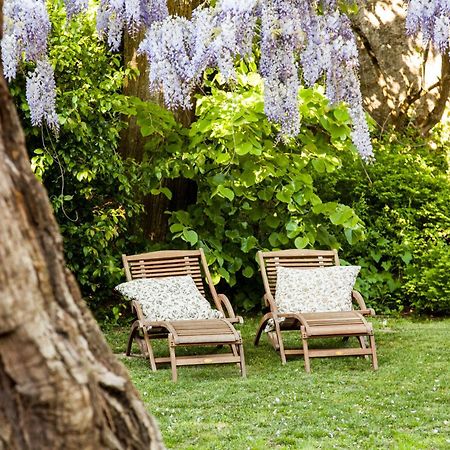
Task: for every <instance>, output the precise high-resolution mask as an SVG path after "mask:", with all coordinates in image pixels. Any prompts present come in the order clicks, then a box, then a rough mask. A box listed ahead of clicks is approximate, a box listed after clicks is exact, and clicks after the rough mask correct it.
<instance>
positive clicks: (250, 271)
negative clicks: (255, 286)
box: [242, 266, 255, 278]
mask: <svg viewBox="0 0 450 450" xmlns="http://www.w3.org/2000/svg"><path fill="white" fill-rule="evenodd" d="M254 273H255V271H254V270H253V267H252V266H246V267H245V269H244V270H243V271H242V275H244V277H245V278H251V277H252V276H253V274H254Z"/></svg>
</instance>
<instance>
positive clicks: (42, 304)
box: [0, 0, 163, 450]
mask: <svg viewBox="0 0 450 450" xmlns="http://www.w3.org/2000/svg"><path fill="white" fill-rule="evenodd" d="M2 3H3V0H0V32H1V30H2V27H1V21H2V6H3V5H2ZM0 211H1V216H0V261H1V264H0V449H21V450H24V449H25V450H26V449H33V450H37V449H60V448H61V449H68V450H70V449H76V450H81V449H83V450H86V449H95V450H97V449H103V448H104V449H144V448H147V449H162V448H163V444H162V441H161V436H160V433H159V431H158V427H157V425H156V423H155V422H154V420H153V419H152V418H151V417H150V416H149V415H148V413H147V412H146V410H145V407H144V405H143V403H142V402H141V400H140V399H139V395H138V393H137V391H136V390H135V388H134V387H133V385H132V384H131V381H130V379H129V377H128V374H127V371H126V370H125V368H124V367H123V366H122V365H121V364H120V363H119V362H118V361H117V360H116V359H115V357H114V355H113V354H112V352H111V350H110V349H109V347H108V345H107V344H106V342H105V340H104V338H103V336H102V334H101V332H100V330H99V328H98V325H97V324H96V322H95V320H94V319H93V317H92V315H91V313H90V311H89V310H88V308H87V307H86V305H85V303H84V301H83V300H82V299H81V296H80V291H79V289H78V286H77V284H76V282H75V280H74V278H73V276H72V274H71V273H70V272H69V271H68V270H67V269H65V265H64V259H63V249H62V238H61V236H60V234H59V230H58V226H57V224H56V221H55V219H54V217H53V214H52V210H51V206H50V202H49V200H48V197H47V194H46V192H45V190H44V188H43V187H42V185H41V184H40V183H39V182H38V181H37V180H36V178H35V176H34V174H33V173H32V171H31V168H30V163H29V161H28V157H27V153H26V149H25V139H24V134H23V132H22V130H21V128H20V124H19V119H18V116H17V113H16V110H15V108H14V106H13V104H12V101H11V98H10V96H9V93H8V91H7V87H6V82H5V80H4V78H3V73H2V70H1V67H0Z"/></svg>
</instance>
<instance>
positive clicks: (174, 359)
mask: <svg viewBox="0 0 450 450" xmlns="http://www.w3.org/2000/svg"><path fill="white" fill-rule="evenodd" d="M169 353H170V367H171V369H172V381H173V382H176V381H177V380H178V373H177V357H176V355H175V344H174V342H173V338H172V335H171V334H169Z"/></svg>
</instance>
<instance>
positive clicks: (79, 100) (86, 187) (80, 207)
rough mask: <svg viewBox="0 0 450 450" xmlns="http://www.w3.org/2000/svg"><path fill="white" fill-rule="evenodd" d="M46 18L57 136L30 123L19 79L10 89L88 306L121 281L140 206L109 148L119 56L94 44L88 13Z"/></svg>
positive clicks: (126, 167)
mask: <svg viewBox="0 0 450 450" xmlns="http://www.w3.org/2000/svg"><path fill="white" fill-rule="evenodd" d="M51 19H52V30H53V32H52V35H51V37H50V41H49V61H50V62H51V64H52V65H53V66H54V68H55V73H56V80H57V93H58V96H57V108H58V111H59V120H60V131H59V136H58V138H54V137H53V136H52V135H51V134H48V133H47V132H46V131H45V130H41V129H39V128H36V127H32V126H31V125H32V123H30V114H29V108H28V105H27V103H26V101H25V94H24V89H23V82H22V81H23V80H21V79H19V80H18V81H17V83H15V84H14V85H13V86H12V87H11V92H12V93H13V95H14V96H15V97H16V103H17V104H18V105H19V106H20V108H21V111H22V114H23V124H24V128H25V131H26V135H27V147H28V149H29V151H30V153H31V155H30V156H31V163H32V167H33V169H34V171H35V173H36V174H37V175H38V176H39V177H40V178H41V179H42V181H43V183H44V184H45V186H46V188H47V190H48V193H49V197H50V199H51V202H52V204H53V208H54V210H55V213H56V217H57V220H58V223H59V225H60V227H61V232H62V235H63V237H64V246H65V255H66V259H67V262H68V265H69V267H70V268H71V269H72V270H73V271H74V273H75V275H76V278H77V280H78V282H79V283H80V285H81V288H82V291H83V294H84V296H85V298H87V299H91V305H92V306H96V305H99V304H101V302H102V301H103V300H104V299H105V297H106V296H109V295H110V290H111V287H112V286H114V284H117V283H118V282H119V281H120V280H121V279H122V270H121V260H120V255H121V253H122V252H125V251H129V250H130V246H132V242H133V237H131V238H130V239H129V237H130V234H131V233H130V224H131V223H133V222H135V221H136V219H137V217H138V215H139V213H140V212H141V210H142V206H141V204H140V202H139V200H140V194H139V192H140V191H139V186H140V183H139V179H138V170H137V169H138V167H137V166H136V164H135V163H134V162H132V161H126V162H125V161H123V160H122V159H121V157H120V156H119V155H118V154H117V152H116V148H117V145H118V141H119V132H120V130H121V128H122V127H123V125H124V124H123V123H122V121H121V118H120V114H119V112H118V111H119V110H121V109H123V107H124V105H125V99H124V97H123V96H122V95H121V94H120V91H121V89H122V83H123V77H124V72H123V71H122V69H121V68H120V67H121V61H120V58H119V56H117V55H112V54H110V53H108V52H107V50H106V48H105V46H104V45H103V44H102V43H101V42H99V41H98V38H97V36H96V33H95V20H94V17H93V16H92V15H91V16H86V17H84V19H83V20H78V21H76V22H75V21H71V22H67V21H66V18H65V14H64V12H63V11H62V9H61V7H60V6H58V5H55V7H54V8H53V9H52V10H51ZM31 122H32V121H31ZM136 229H137V227H135V230H136ZM94 292H95V302H96V305H94V304H93V303H92V302H93V299H94V296H93V294H94Z"/></svg>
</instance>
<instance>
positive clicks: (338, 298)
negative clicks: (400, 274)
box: [275, 266, 361, 312]
mask: <svg viewBox="0 0 450 450" xmlns="http://www.w3.org/2000/svg"><path fill="white" fill-rule="evenodd" d="M360 269H361V267H359V266H334V267H324V268H317V269H294V268H289V267H282V266H279V267H278V268H277V285H276V290H275V303H276V304H277V307H278V310H279V311H280V312H293V311H296V312H297V311H298V312H324V311H350V310H351V309H352V290H353V286H354V284H355V281H356V277H357V276H358V273H359V270H360Z"/></svg>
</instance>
